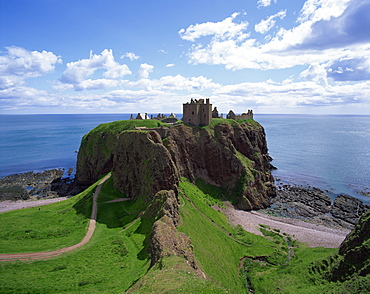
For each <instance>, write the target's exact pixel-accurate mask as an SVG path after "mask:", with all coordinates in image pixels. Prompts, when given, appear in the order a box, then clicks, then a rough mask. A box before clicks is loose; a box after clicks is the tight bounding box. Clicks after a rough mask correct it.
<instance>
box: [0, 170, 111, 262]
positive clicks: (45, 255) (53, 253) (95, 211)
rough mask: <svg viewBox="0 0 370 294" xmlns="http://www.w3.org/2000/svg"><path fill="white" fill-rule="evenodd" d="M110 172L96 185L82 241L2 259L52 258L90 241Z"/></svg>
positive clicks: (8, 255)
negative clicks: (102, 189)
mask: <svg viewBox="0 0 370 294" xmlns="http://www.w3.org/2000/svg"><path fill="white" fill-rule="evenodd" d="M110 176H111V175H110V174H109V175H107V176H105V177H104V178H103V179H102V180H101V181H100V183H99V185H98V186H97V187H96V190H95V193H94V195H93V207H92V212H91V217H90V223H89V227H88V229H87V233H86V235H85V237H84V238H83V239H82V241H81V242H80V243H77V244H75V245H73V246H70V247H65V248H62V249H58V250H54V251H42V252H31V253H14V254H0V261H11V260H29V259H43V258H50V257H55V256H58V255H61V254H62V253H66V252H69V251H72V250H75V249H77V248H79V247H81V246H83V245H85V244H86V243H87V242H89V241H90V239H91V237H92V235H93V234H94V231H95V227H96V216H97V214H98V204H97V198H98V195H99V193H100V190H101V186H102V185H103V183H104V182H105V181H106V180H108V179H109V178H110Z"/></svg>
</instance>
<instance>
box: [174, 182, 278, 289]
mask: <svg viewBox="0 0 370 294" xmlns="http://www.w3.org/2000/svg"><path fill="white" fill-rule="evenodd" d="M180 189H181V190H182V191H183V196H182V201H183V202H184V203H185V205H184V206H182V207H181V217H182V221H183V222H182V225H181V226H180V227H179V230H180V231H182V232H184V233H186V234H187V235H188V236H189V237H190V238H191V240H192V244H193V246H194V250H195V254H196V257H197V259H198V261H199V263H200V264H201V265H202V268H203V269H204V271H205V273H206V274H207V276H209V277H210V278H211V280H212V281H215V282H216V281H217V283H219V284H220V285H221V286H222V287H224V288H226V289H227V290H228V291H230V293H244V292H246V284H245V279H244V276H243V275H242V274H241V272H240V269H239V267H238V266H239V264H240V263H241V259H242V258H243V257H244V256H257V255H267V256H269V255H271V254H274V253H275V252H279V251H280V246H278V245H276V244H274V243H273V242H270V241H268V240H266V239H264V238H263V237H261V236H256V235H253V234H250V233H247V232H245V231H244V230H242V229H241V227H237V228H233V227H231V226H230V224H229V222H228V220H227V218H226V216H225V215H224V214H222V213H221V212H219V211H217V210H215V209H213V208H212V207H210V206H209V200H207V198H205V197H204V194H203V193H202V191H201V190H200V189H199V188H198V187H196V186H195V185H193V184H191V183H189V182H188V181H186V180H185V179H183V181H182V182H181V183H180ZM193 204H194V205H195V206H196V208H195V207H194V205H193ZM238 241H240V242H238ZM243 243H244V244H243ZM281 254H283V252H282V253H281Z"/></svg>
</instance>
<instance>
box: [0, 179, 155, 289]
mask: <svg viewBox="0 0 370 294" xmlns="http://www.w3.org/2000/svg"><path fill="white" fill-rule="evenodd" d="M94 186H96V184H95V185H93V186H92V187H90V188H89V189H88V190H92V189H93V188H94ZM111 193H112V194H111ZM122 196H123V195H121V194H120V193H119V192H117V191H115V190H114V188H113V185H112V181H107V182H106V183H104V185H103V187H102V190H101V193H100V195H99V212H100V213H99V215H98V221H97V227H96V230H95V233H94V235H93V237H92V239H91V241H90V242H89V243H87V244H86V245H85V246H83V247H81V248H79V249H76V250H74V251H71V252H69V253H66V254H64V255H61V256H59V257H55V258H51V259H47V260H36V261H27V262H20V261H14V262H3V263H1V264H0V273H1V274H0V292H1V293H62V292H64V293H122V292H123V291H125V290H127V289H128V288H129V287H130V286H131V285H132V284H133V283H134V282H135V281H136V280H137V279H138V278H140V277H141V276H143V275H144V274H145V273H146V272H147V270H148V269H149V264H150V263H149V260H148V255H147V253H146V247H145V246H146V244H145V239H146V237H147V235H148V230H147V228H146V227H147V226H146V221H145V220H143V219H142V218H137V215H138V211H139V210H141V209H144V207H140V205H139V203H132V201H125V202H113V203H104V202H105V201H106V200H113V199H115V198H121V197H122ZM75 197H76V198H75ZM75 197H73V198H71V199H70V200H66V201H64V202H62V203H63V204H65V205H66V208H65V209H67V208H68V206H69V208H68V209H71V210H75V208H74V207H76V203H75V202H77V203H79V201H81V199H84V197H82V196H81V194H80V195H79V196H75ZM117 205H118V206H119V207H121V208H122V210H123V211H124V212H123V213H122V214H124V215H123V219H120V220H119V221H117V220H116V213H117V211H118V210H119V209H118V208H117ZM50 206H54V204H53V205H47V206H43V207H42V208H41V210H42V209H49V207H50ZM77 206H78V205H77ZM24 211H25V213H26V212H28V213H29V215H31V214H32V210H24ZM18 212H19V211H13V212H9V213H7V216H8V217H9V215H11V214H13V213H18ZM90 213H91V211H90ZM3 215H4V214H0V216H1V217H2V216H3ZM125 217H126V222H125V220H124V218H125ZM52 218H53V216H52V215H46V216H45V218H44V220H43V222H44V225H45V223H49V222H51V221H52ZM70 218H72V217H70ZM119 222H125V223H124V227H125V228H124V229H122V226H120V223H119ZM33 225H34V226H35V227H36V225H35V224H33ZM19 227H20V228H21V227H22V225H20V226H19ZM28 227H30V228H33V227H31V226H28ZM84 229H85V228H84ZM81 237H82V236H81ZM79 241H80V240H78V241H77V242H79ZM29 242H30V240H29ZM33 242H34V241H33V240H31V242H30V243H33ZM45 242H46V240H45ZM77 242H76V243H77ZM2 244H3V240H1V245H2ZM0 247H1V248H3V246H0Z"/></svg>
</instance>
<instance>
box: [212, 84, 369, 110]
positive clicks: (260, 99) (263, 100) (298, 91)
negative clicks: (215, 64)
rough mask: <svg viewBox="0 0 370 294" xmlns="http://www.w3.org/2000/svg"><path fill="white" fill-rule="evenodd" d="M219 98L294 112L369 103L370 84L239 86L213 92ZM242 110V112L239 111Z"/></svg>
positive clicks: (239, 103) (228, 86) (236, 102)
mask: <svg viewBox="0 0 370 294" xmlns="http://www.w3.org/2000/svg"><path fill="white" fill-rule="evenodd" d="M214 93H215V94H217V95H218V96H219V99H222V100H224V101H232V103H234V104H238V105H249V106H253V107H254V106H256V107H261V106H262V107H266V106H271V107H275V108H279V109H288V108H289V109H296V108H299V107H303V106H312V107H317V106H335V105H343V104H344V105H350V104H358V103H360V102H362V103H367V104H369V103H370V98H369V97H370V96H369V94H370V82H362V83H359V84H356V85H335V86H325V85H321V84H318V83H316V82H314V81H304V82H295V83H271V82H268V81H266V82H259V83H250V82H248V83H241V84H236V85H227V86H224V87H221V88H219V89H217V90H216V91H215V92H214ZM242 111H244V110H242Z"/></svg>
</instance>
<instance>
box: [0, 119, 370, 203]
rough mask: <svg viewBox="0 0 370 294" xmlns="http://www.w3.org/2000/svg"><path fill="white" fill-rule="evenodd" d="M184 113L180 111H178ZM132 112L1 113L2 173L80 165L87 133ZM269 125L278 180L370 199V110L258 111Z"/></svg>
mask: <svg viewBox="0 0 370 294" xmlns="http://www.w3.org/2000/svg"><path fill="white" fill-rule="evenodd" d="M178 117H179V118H181V115H178ZM129 118H130V114H45V115H39V114H38V115H0V126H1V128H0V177H4V176H8V175H11V174H15V173H23V172H27V171H35V172H41V171H43V170H46V169H53V168H61V169H64V170H65V172H66V176H67V171H68V170H69V169H70V168H73V169H74V170H75V166H76V160H77V151H78V149H79V146H80V142H81V139H82V137H83V135H84V134H86V133H88V132H89V131H90V130H91V129H93V128H94V127H96V126H97V125H99V124H101V123H108V122H112V121H117V120H125V119H129ZM254 118H255V120H256V121H258V122H259V123H260V124H262V126H263V127H264V129H265V132H266V138H267V144H268V148H269V154H270V156H271V157H272V158H273V161H272V164H273V165H274V166H275V167H276V168H277V169H276V170H274V171H273V175H274V177H275V179H276V184H278V185H280V184H292V185H303V186H312V187H318V188H320V189H322V190H325V191H326V192H327V193H328V194H329V195H331V196H332V197H335V196H336V195H339V194H346V195H350V196H353V197H356V198H358V199H360V200H362V201H364V202H365V203H366V204H368V205H370V197H367V196H364V195H362V193H361V191H362V192H364V191H365V192H370V116H351V115H285V114H284V115H271V114H255V115H254Z"/></svg>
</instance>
